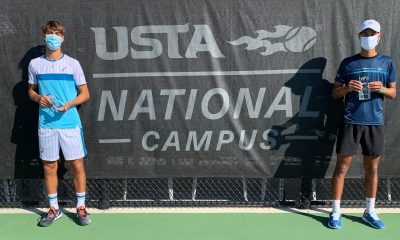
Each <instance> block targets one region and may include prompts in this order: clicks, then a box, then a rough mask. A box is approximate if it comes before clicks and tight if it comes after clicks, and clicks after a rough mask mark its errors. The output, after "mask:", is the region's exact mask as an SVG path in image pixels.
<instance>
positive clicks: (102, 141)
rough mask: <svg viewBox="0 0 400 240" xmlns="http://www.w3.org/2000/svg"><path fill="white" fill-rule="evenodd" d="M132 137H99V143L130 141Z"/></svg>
mask: <svg viewBox="0 0 400 240" xmlns="http://www.w3.org/2000/svg"><path fill="white" fill-rule="evenodd" d="M130 142H131V139H130V138H119V139H99V143H130Z"/></svg>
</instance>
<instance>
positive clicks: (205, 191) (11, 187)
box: [0, 177, 400, 209]
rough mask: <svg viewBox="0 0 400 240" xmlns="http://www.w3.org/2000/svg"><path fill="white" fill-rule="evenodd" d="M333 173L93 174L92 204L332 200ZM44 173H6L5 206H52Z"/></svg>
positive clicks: (358, 185) (358, 198) (384, 187)
mask: <svg viewBox="0 0 400 240" xmlns="http://www.w3.org/2000/svg"><path fill="white" fill-rule="evenodd" d="M330 189H331V179H277V178H273V179H272V178H205V177H194V178H129V179H89V180H88V181H87V195H88V197H87V205H88V206H89V207H95V208H101V209H104V208H109V207H143V206H149V207H162V206H180V207H206V206H208V207H212V206H215V207H245V206H249V207H263V206H274V207H278V206H294V207H299V208H309V207H313V206H315V207H321V206H329V204H330ZM58 198H59V202H60V205H61V206H63V207H73V206H75V202H76V197H75V191H74V187H73V182H72V180H71V179H60V180H59V190H58ZM342 203H343V206H346V207H360V206H364V204H365V195H364V180H363V179H353V178H350V179H346V182H345V188H344V192H343V200H342ZM377 205H378V206H379V207H399V206H400V178H382V179H379V187H378V194H377ZM47 206H48V202H47V195H46V190H45V187H44V182H43V180H42V179H2V180H1V186H0V207H47Z"/></svg>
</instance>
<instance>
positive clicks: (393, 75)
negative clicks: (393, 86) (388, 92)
mask: <svg viewBox="0 0 400 240" xmlns="http://www.w3.org/2000/svg"><path fill="white" fill-rule="evenodd" d="M393 82H396V67H395V65H394V62H393V61H392V62H391V63H390V68H389V76H388V80H387V83H393Z"/></svg>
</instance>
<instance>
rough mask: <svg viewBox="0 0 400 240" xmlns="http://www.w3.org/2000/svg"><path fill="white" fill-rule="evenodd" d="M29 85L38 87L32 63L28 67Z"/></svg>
mask: <svg viewBox="0 0 400 240" xmlns="http://www.w3.org/2000/svg"><path fill="white" fill-rule="evenodd" d="M28 83H29V84H34V85H37V78H36V72H35V69H34V68H33V66H32V62H30V63H29V66H28Z"/></svg>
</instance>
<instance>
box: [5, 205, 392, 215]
mask: <svg viewBox="0 0 400 240" xmlns="http://www.w3.org/2000/svg"><path fill="white" fill-rule="evenodd" d="M330 210H331V208H314V209H296V208H251V207H249V208H218V207H215V208H110V209H106V210H101V209H96V208H88V212H89V213H106V214H109V213H199V214H201V213H260V214H266V213H309V214H327V215H328V213H329V212H330ZM340 210H341V212H342V213H360V214H361V213H363V212H364V210H365V208H340ZM47 211H48V209H47V208H25V209H21V208H0V214H28V213H44V212H47ZM62 211H63V212H73V213H74V212H75V211H76V210H75V208H65V209H62ZM377 212H378V213H400V208H377Z"/></svg>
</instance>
